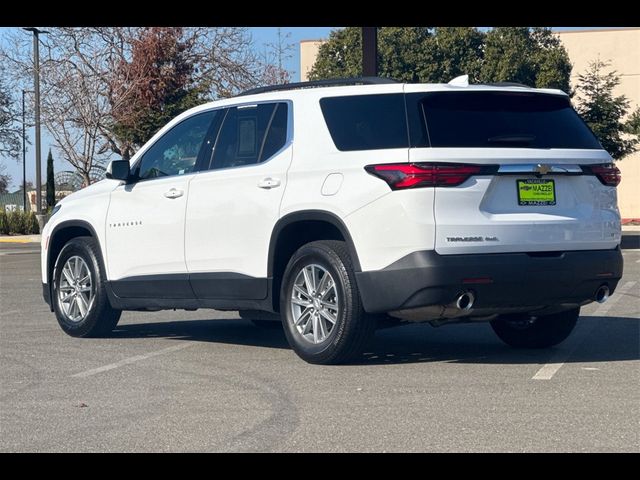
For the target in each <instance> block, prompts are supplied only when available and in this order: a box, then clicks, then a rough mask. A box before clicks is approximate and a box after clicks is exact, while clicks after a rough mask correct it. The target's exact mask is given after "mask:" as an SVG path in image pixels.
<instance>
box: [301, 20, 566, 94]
mask: <svg viewBox="0 0 640 480" xmlns="http://www.w3.org/2000/svg"><path fill="white" fill-rule="evenodd" d="M361 64H362V39H361V29H360V28H359V27H347V28H344V29H341V30H334V31H332V32H331V34H330V35H329V40H328V41H327V42H326V43H324V44H323V45H322V46H321V47H320V50H319V52H318V58H317V60H316V63H315V64H314V66H313V68H312V70H311V72H310V78H311V79H322V78H335V77H354V76H359V75H361V72H362V66H361ZM378 66H379V72H380V73H379V75H380V76H382V77H389V78H395V79H396V80H400V81H405V82H448V81H449V80H451V79H452V78H455V77H456V76H458V75H463V74H468V75H469V77H470V79H471V80H472V81H475V82H499V81H511V82H520V83H524V84H526V85H531V86H535V87H548V88H560V89H562V90H564V91H567V92H569V77H570V75H571V63H570V62H569V57H568V55H567V52H566V51H565V49H564V47H562V45H561V44H560V41H559V40H558V38H557V37H555V36H554V35H553V34H552V33H551V30H550V29H548V28H528V27H498V28H495V29H493V30H491V31H489V32H488V33H486V34H485V33H483V32H482V31H480V30H478V29H476V28H473V27H439V28H427V27H382V28H380V29H379V30H378Z"/></svg>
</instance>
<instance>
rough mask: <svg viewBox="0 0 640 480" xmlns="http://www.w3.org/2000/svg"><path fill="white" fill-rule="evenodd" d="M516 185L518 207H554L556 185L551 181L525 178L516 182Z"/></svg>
mask: <svg viewBox="0 0 640 480" xmlns="http://www.w3.org/2000/svg"><path fill="white" fill-rule="evenodd" d="M516 182H517V184H518V205H555V204H556V184H555V182H554V181H553V180H543V179H541V178H527V179H526V180H516Z"/></svg>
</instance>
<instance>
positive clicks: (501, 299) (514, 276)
mask: <svg viewBox="0 0 640 480" xmlns="http://www.w3.org/2000/svg"><path fill="white" fill-rule="evenodd" d="M622 268H623V262H622V253H621V251H620V249H619V248H616V249H614V250H588V251H571V252H563V253H555V254H554V253H538V254H537V253H532V254H527V253H501V254H480V255H438V254H437V253H436V252H434V251H431V250H429V251H420V252H413V253H411V254H409V255H407V256H405V257H403V258H401V259H400V260H398V261H396V262H394V263H393V264H391V265H389V266H388V267H386V268H384V269H382V270H374V271H369V272H360V273H357V274H356V278H357V282H358V288H359V290H360V294H361V297H362V302H363V304H364V308H365V310H366V311H367V312H370V313H378V312H389V311H394V310H406V309H413V308H419V307H424V306H430V305H448V304H451V303H453V302H454V300H455V298H456V297H457V296H458V295H459V294H460V293H461V292H464V291H468V290H471V291H473V293H474V294H475V304H474V308H482V309H484V308H487V309H491V308H511V307H522V306H529V305H531V306H536V307H540V306H555V305H561V304H574V305H581V304H584V303H588V302H589V301H590V300H592V299H593V297H594V293H595V291H596V289H597V288H598V287H599V286H600V285H603V284H606V285H608V287H609V289H610V290H611V292H612V293H613V291H614V289H615V287H616V285H617V284H618V281H619V280H620V278H621V277H622ZM474 282H481V283H474Z"/></svg>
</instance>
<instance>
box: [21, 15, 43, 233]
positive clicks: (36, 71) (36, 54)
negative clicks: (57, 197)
mask: <svg viewBox="0 0 640 480" xmlns="http://www.w3.org/2000/svg"><path fill="white" fill-rule="evenodd" d="M23 30H26V31H27V32H31V33H33V65H34V68H33V90H34V93H35V97H36V98H35V108H34V111H35V127H36V203H37V205H36V213H37V215H39V216H40V215H42V191H41V190H42V179H41V171H40V170H41V163H40V41H39V39H38V35H40V34H41V33H49V32H47V31H46V30H39V29H37V28H36V27H27V28H23ZM23 125H24V124H23ZM38 221H39V222H41V221H42V220H41V217H39V218H38ZM41 227H42V225H41Z"/></svg>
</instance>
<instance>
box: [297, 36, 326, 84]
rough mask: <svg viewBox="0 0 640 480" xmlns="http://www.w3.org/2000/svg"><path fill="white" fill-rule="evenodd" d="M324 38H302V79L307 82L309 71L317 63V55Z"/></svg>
mask: <svg viewBox="0 0 640 480" xmlns="http://www.w3.org/2000/svg"><path fill="white" fill-rule="evenodd" d="M324 42H325V41H324V40H302V41H301V42H300V81H301V82H306V81H307V80H309V72H310V71H311V68H312V67H313V64H314V63H316V57H317V56H318V50H319V49H320V45H322V44H323V43H324Z"/></svg>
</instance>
